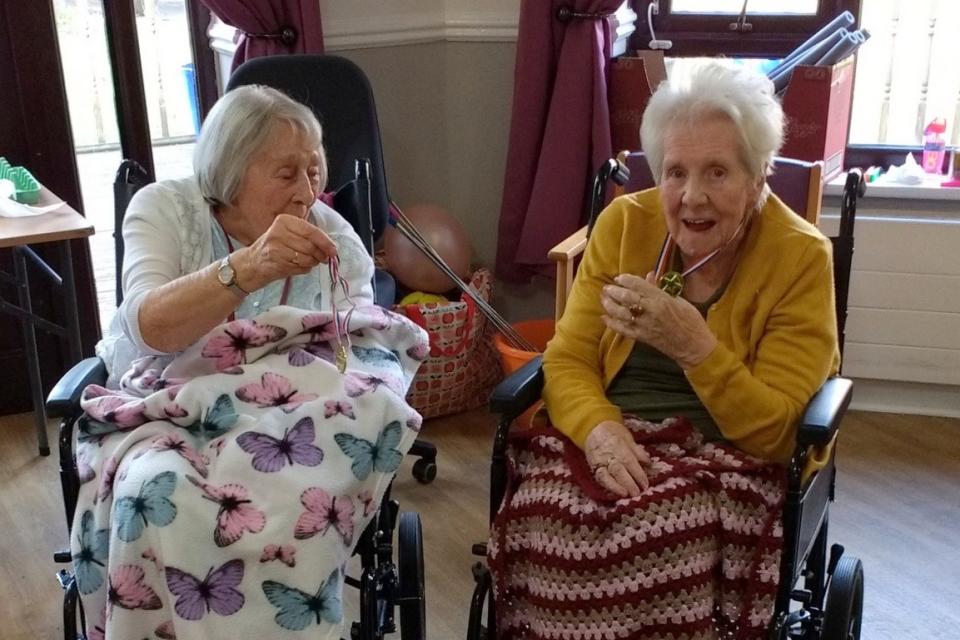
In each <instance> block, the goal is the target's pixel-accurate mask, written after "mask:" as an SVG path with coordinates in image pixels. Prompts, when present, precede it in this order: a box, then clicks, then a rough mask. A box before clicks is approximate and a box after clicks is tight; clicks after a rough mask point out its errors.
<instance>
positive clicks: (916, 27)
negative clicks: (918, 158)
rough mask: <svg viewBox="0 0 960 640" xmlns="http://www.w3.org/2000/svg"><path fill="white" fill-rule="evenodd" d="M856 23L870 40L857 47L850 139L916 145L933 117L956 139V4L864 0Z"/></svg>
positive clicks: (959, 130) (959, 20) (959, 93)
mask: <svg viewBox="0 0 960 640" xmlns="http://www.w3.org/2000/svg"><path fill="white" fill-rule="evenodd" d="M861 25H862V26H863V27H864V28H866V29H867V30H869V31H870V33H871V38H870V40H868V41H867V42H866V43H865V44H864V45H863V46H862V47H861V48H860V49H859V51H858V52H857V76H856V83H855V86H854V93H853V115H852V117H851V119H850V137H849V140H850V143H851V144H867V145H870V144H894V145H916V144H921V143H922V141H923V129H924V128H925V127H926V125H927V123H928V122H930V121H931V120H932V119H933V118H937V117H939V118H945V119H946V120H947V134H946V137H947V140H948V143H949V144H953V145H957V144H958V143H960V126H958V125H957V119H958V118H960V74H958V73H957V71H956V66H957V60H958V59H960V38H958V37H957V34H958V33H960V3H958V2H952V1H950V2H945V1H939V2H938V1H937V0H868V1H866V2H864V3H863V9H862V16H861Z"/></svg>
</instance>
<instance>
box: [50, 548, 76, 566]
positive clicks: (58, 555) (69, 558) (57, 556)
mask: <svg viewBox="0 0 960 640" xmlns="http://www.w3.org/2000/svg"><path fill="white" fill-rule="evenodd" d="M53 561H54V562H56V563H57V564H67V563H68V562H73V555H71V554H70V552H69V551H65V550H64V551H54V552H53Z"/></svg>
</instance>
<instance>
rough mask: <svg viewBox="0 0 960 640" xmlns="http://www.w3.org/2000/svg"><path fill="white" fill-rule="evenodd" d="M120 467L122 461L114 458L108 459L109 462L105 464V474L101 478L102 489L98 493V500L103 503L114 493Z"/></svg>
mask: <svg viewBox="0 0 960 640" xmlns="http://www.w3.org/2000/svg"><path fill="white" fill-rule="evenodd" d="M119 467H120V461H119V460H117V459H116V458H114V457H113V456H110V457H109V458H107V461H106V462H104V463H103V474H102V475H101V476H100V488H99V490H98V491H97V499H98V500H100V501H101V502H102V501H104V500H106V499H107V498H109V497H110V495H111V494H112V493H113V482H114V479H115V478H116V475H117V469H118V468H119Z"/></svg>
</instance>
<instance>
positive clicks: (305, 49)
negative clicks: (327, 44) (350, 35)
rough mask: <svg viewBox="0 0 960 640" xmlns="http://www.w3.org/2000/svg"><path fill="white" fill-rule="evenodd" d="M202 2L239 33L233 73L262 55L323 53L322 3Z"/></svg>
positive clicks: (288, 0) (277, 0)
mask: <svg viewBox="0 0 960 640" xmlns="http://www.w3.org/2000/svg"><path fill="white" fill-rule="evenodd" d="M200 1H201V2H202V3H203V4H205V5H206V6H207V8H208V9H210V11H212V12H213V13H214V14H215V15H216V16H217V17H218V18H220V19H221V20H223V21H224V22H225V23H226V24H228V25H230V26H231V27H236V28H237V30H238V38H237V52H236V53H235V54H234V55H233V66H232V67H231V71H232V70H233V69H236V68H237V67H239V66H240V65H241V64H242V63H243V62H244V61H245V60H249V59H250V58H256V57H259V56H270V55H277V54H282V53H323V26H322V25H321V23H320V0H200Z"/></svg>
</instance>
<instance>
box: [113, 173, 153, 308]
mask: <svg viewBox="0 0 960 640" xmlns="http://www.w3.org/2000/svg"><path fill="white" fill-rule="evenodd" d="M148 184H150V174H148V173H147V170H146V169H144V168H143V167H142V166H141V165H140V163H139V162H137V161H136V160H124V161H123V162H121V163H120V167H119V168H118V169H117V177H116V178H115V179H114V181H113V250H114V254H115V257H116V261H115V262H114V264H115V265H116V271H117V275H116V277H117V293H116V296H117V306H118V307H119V306H120V303H121V302H123V286H122V281H123V216H124V215H125V214H126V213H127V205H129V204H130V200H131V199H132V198H133V196H134V194H135V193H136V192H137V191H139V190H140V189H142V188H143V187H145V186H146V185H148Z"/></svg>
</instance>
